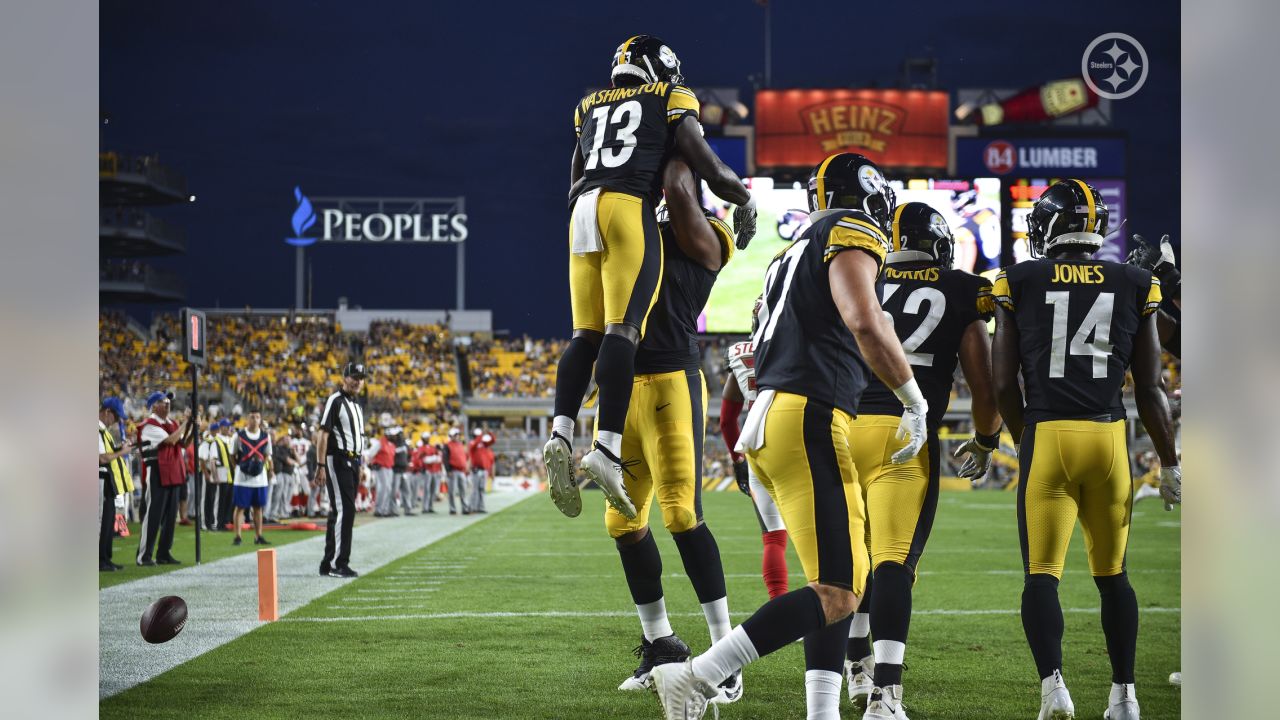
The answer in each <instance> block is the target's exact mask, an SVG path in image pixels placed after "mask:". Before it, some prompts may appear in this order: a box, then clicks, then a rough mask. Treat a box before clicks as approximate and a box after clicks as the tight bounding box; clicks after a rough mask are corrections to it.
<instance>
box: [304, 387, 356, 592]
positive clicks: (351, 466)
mask: <svg viewBox="0 0 1280 720" xmlns="http://www.w3.org/2000/svg"><path fill="white" fill-rule="evenodd" d="M363 385H364V365H363V364H362V363H356V362H349V363H347V365H346V367H344V368H343V369H342V387H341V389H340V390H338V392H336V393H333V394H332V395H330V396H329V397H328V399H327V400H325V401H324V413H323V414H322V415H321V417H320V428H319V430H318V431H317V432H316V457H317V458H319V459H320V460H321V463H320V464H319V467H317V468H316V477H315V480H314V484H316V485H319V484H321V483H325V484H326V485H327V487H328V488H329V506H330V508H329V524H328V527H327V528H326V529H325V534H324V559H322V560H321V561H320V574H321V575H328V576H329V577H337V578H353V577H356V575H357V574H358V573H356V571H355V570H352V569H351V565H350V561H351V526H352V524H353V523H354V522H355V518H356V486H357V485H358V484H359V481H360V480H359V478H360V451H361V450H363V449H364V411H363V410H362V409H361V408H360V404H359V403H358V402H356V395H357V394H358V393H359V392H360V388H361V387H362V386H363Z"/></svg>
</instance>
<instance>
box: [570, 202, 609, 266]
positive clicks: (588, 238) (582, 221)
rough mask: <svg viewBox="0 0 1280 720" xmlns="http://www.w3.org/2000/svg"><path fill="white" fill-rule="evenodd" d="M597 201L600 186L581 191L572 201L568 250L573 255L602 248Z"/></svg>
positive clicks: (584, 253) (597, 250) (598, 250)
mask: <svg viewBox="0 0 1280 720" xmlns="http://www.w3.org/2000/svg"><path fill="white" fill-rule="evenodd" d="M599 202H600V188H596V189H594V190H588V191H587V192H584V193H582V194H581V195H579V196H578V199H577V200H576V201H574V203H573V217H572V219H571V220H570V221H569V223H570V225H569V237H570V246H569V252H571V253H573V254H574V255H586V254H587V253H593V252H600V251H601V250H604V242H603V241H602V240H601V239H600V223H599V221H598V220H597V219H596V218H597V215H596V209H597V205H598V204H599Z"/></svg>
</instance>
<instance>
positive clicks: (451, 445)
mask: <svg viewBox="0 0 1280 720" xmlns="http://www.w3.org/2000/svg"><path fill="white" fill-rule="evenodd" d="M444 463H445V465H447V466H448V467H449V514H450V515H457V514H458V510H457V507H456V506H455V500H454V498H455V497H456V498H457V501H458V502H460V503H461V505H462V514H463V515H470V514H471V488H470V487H468V483H467V475H468V474H469V473H470V472H471V453H470V452H468V450H467V446H466V445H463V444H462V431H461V430H459V429H458V428H449V442H448V443H447V444H445V446H444Z"/></svg>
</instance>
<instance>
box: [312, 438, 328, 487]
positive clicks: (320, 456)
mask: <svg viewBox="0 0 1280 720" xmlns="http://www.w3.org/2000/svg"><path fill="white" fill-rule="evenodd" d="M315 445H316V460H318V461H319V462H317V463H316V476H315V478H314V479H313V480H312V482H313V483H316V484H320V483H322V482H324V476H325V467H324V459H325V457H327V455H328V452H329V430H328V429H327V428H320V429H319V430H316V438H315Z"/></svg>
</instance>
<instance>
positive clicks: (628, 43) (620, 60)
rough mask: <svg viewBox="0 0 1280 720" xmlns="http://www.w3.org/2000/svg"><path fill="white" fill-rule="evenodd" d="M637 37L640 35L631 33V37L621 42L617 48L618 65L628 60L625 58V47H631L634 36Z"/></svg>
mask: <svg viewBox="0 0 1280 720" xmlns="http://www.w3.org/2000/svg"><path fill="white" fill-rule="evenodd" d="M638 37H640V36H639V35H632V36H631V37H629V38H627V41H626V42H624V43H622V47H621V48H618V64H619V65H621V64H623V63H626V62H628V60H627V48H629V47H631V43H633V42H635V39H636V38H638ZM632 64H634V63H632Z"/></svg>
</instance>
